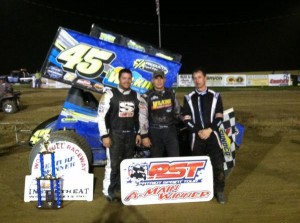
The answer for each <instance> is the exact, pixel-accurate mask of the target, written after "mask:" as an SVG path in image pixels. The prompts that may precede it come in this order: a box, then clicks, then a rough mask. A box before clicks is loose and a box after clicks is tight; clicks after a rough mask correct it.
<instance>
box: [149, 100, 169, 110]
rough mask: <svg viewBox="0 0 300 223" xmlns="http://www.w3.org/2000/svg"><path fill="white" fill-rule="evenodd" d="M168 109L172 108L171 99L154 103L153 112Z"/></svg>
mask: <svg viewBox="0 0 300 223" xmlns="http://www.w3.org/2000/svg"><path fill="white" fill-rule="evenodd" d="M168 107H172V100H171V99H165V100H160V101H153V103H152V107H151V110H156V109H162V108H168Z"/></svg>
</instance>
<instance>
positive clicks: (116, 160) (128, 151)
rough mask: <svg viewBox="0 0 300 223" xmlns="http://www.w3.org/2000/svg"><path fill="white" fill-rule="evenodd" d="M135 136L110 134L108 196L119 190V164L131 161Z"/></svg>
mask: <svg viewBox="0 0 300 223" xmlns="http://www.w3.org/2000/svg"><path fill="white" fill-rule="evenodd" d="M135 137H136V134H135V133H133V132H131V133H123V132H112V133H111V139H112V146H111V148H110V149H109V155H110V164H111V173H110V184H109V187H108V194H109V195H114V192H115V191H116V190H120V186H121V182H120V164H121V162H122V161H123V160H124V159H131V158H133V155H134V148H135Z"/></svg>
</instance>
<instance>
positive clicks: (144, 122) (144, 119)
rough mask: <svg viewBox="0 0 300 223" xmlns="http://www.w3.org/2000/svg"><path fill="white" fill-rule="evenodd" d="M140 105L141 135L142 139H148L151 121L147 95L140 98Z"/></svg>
mask: <svg viewBox="0 0 300 223" xmlns="http://www.w3.org/2000/svg"><path fill="white" fill-rule="evenodd" d="M139 100H140V103H139V124H140V129H139V133H140V135H141V136H142V138H146V137H148V128H149V121H148V115H149V113H148V112H149V111H148V103H147V95H146V94H145V95H143V96H140V99H139Z"/></svg>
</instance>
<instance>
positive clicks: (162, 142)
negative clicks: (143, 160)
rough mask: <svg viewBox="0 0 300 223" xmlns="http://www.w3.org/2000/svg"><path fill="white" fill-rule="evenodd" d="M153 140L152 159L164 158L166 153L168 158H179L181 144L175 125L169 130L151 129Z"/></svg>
mask: <svg viewBox="0 0 300 223" xmlns="http://www.w3.org/2000/svg"><path fill="white" fill-rule="evenodd" d="M149 133H150V139H151V143H152V146H151V157H163V156H164V154H165V152H166V155H167V156H168V157H176V156H179V144H178V138H177V130H176V127H175V125H172V126H169V127H168V128H152V127H150V129H149Z"/></svg>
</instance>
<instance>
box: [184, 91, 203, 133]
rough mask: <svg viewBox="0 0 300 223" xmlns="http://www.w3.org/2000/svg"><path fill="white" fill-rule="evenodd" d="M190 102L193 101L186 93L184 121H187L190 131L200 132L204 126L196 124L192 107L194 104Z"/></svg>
mask: <svg viewBox="0 0 300 223" xmlns="http://www.w3.org/2000/svg"><path fill="white" fill-rule="evenodd" d="M189 103H191V99H190V98H189V96H187V95H185V96H184V99H183V113H182V116H183V122H184V123H185V125H186V127H187V128H188V129H189V131H191V132H193V133H198V132H199V131H200V130H201V129H202V128H200V127H199V126H196V124H195V123H194V120H193V114H192V109H191V106H192V104H189Z"/></svg>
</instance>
